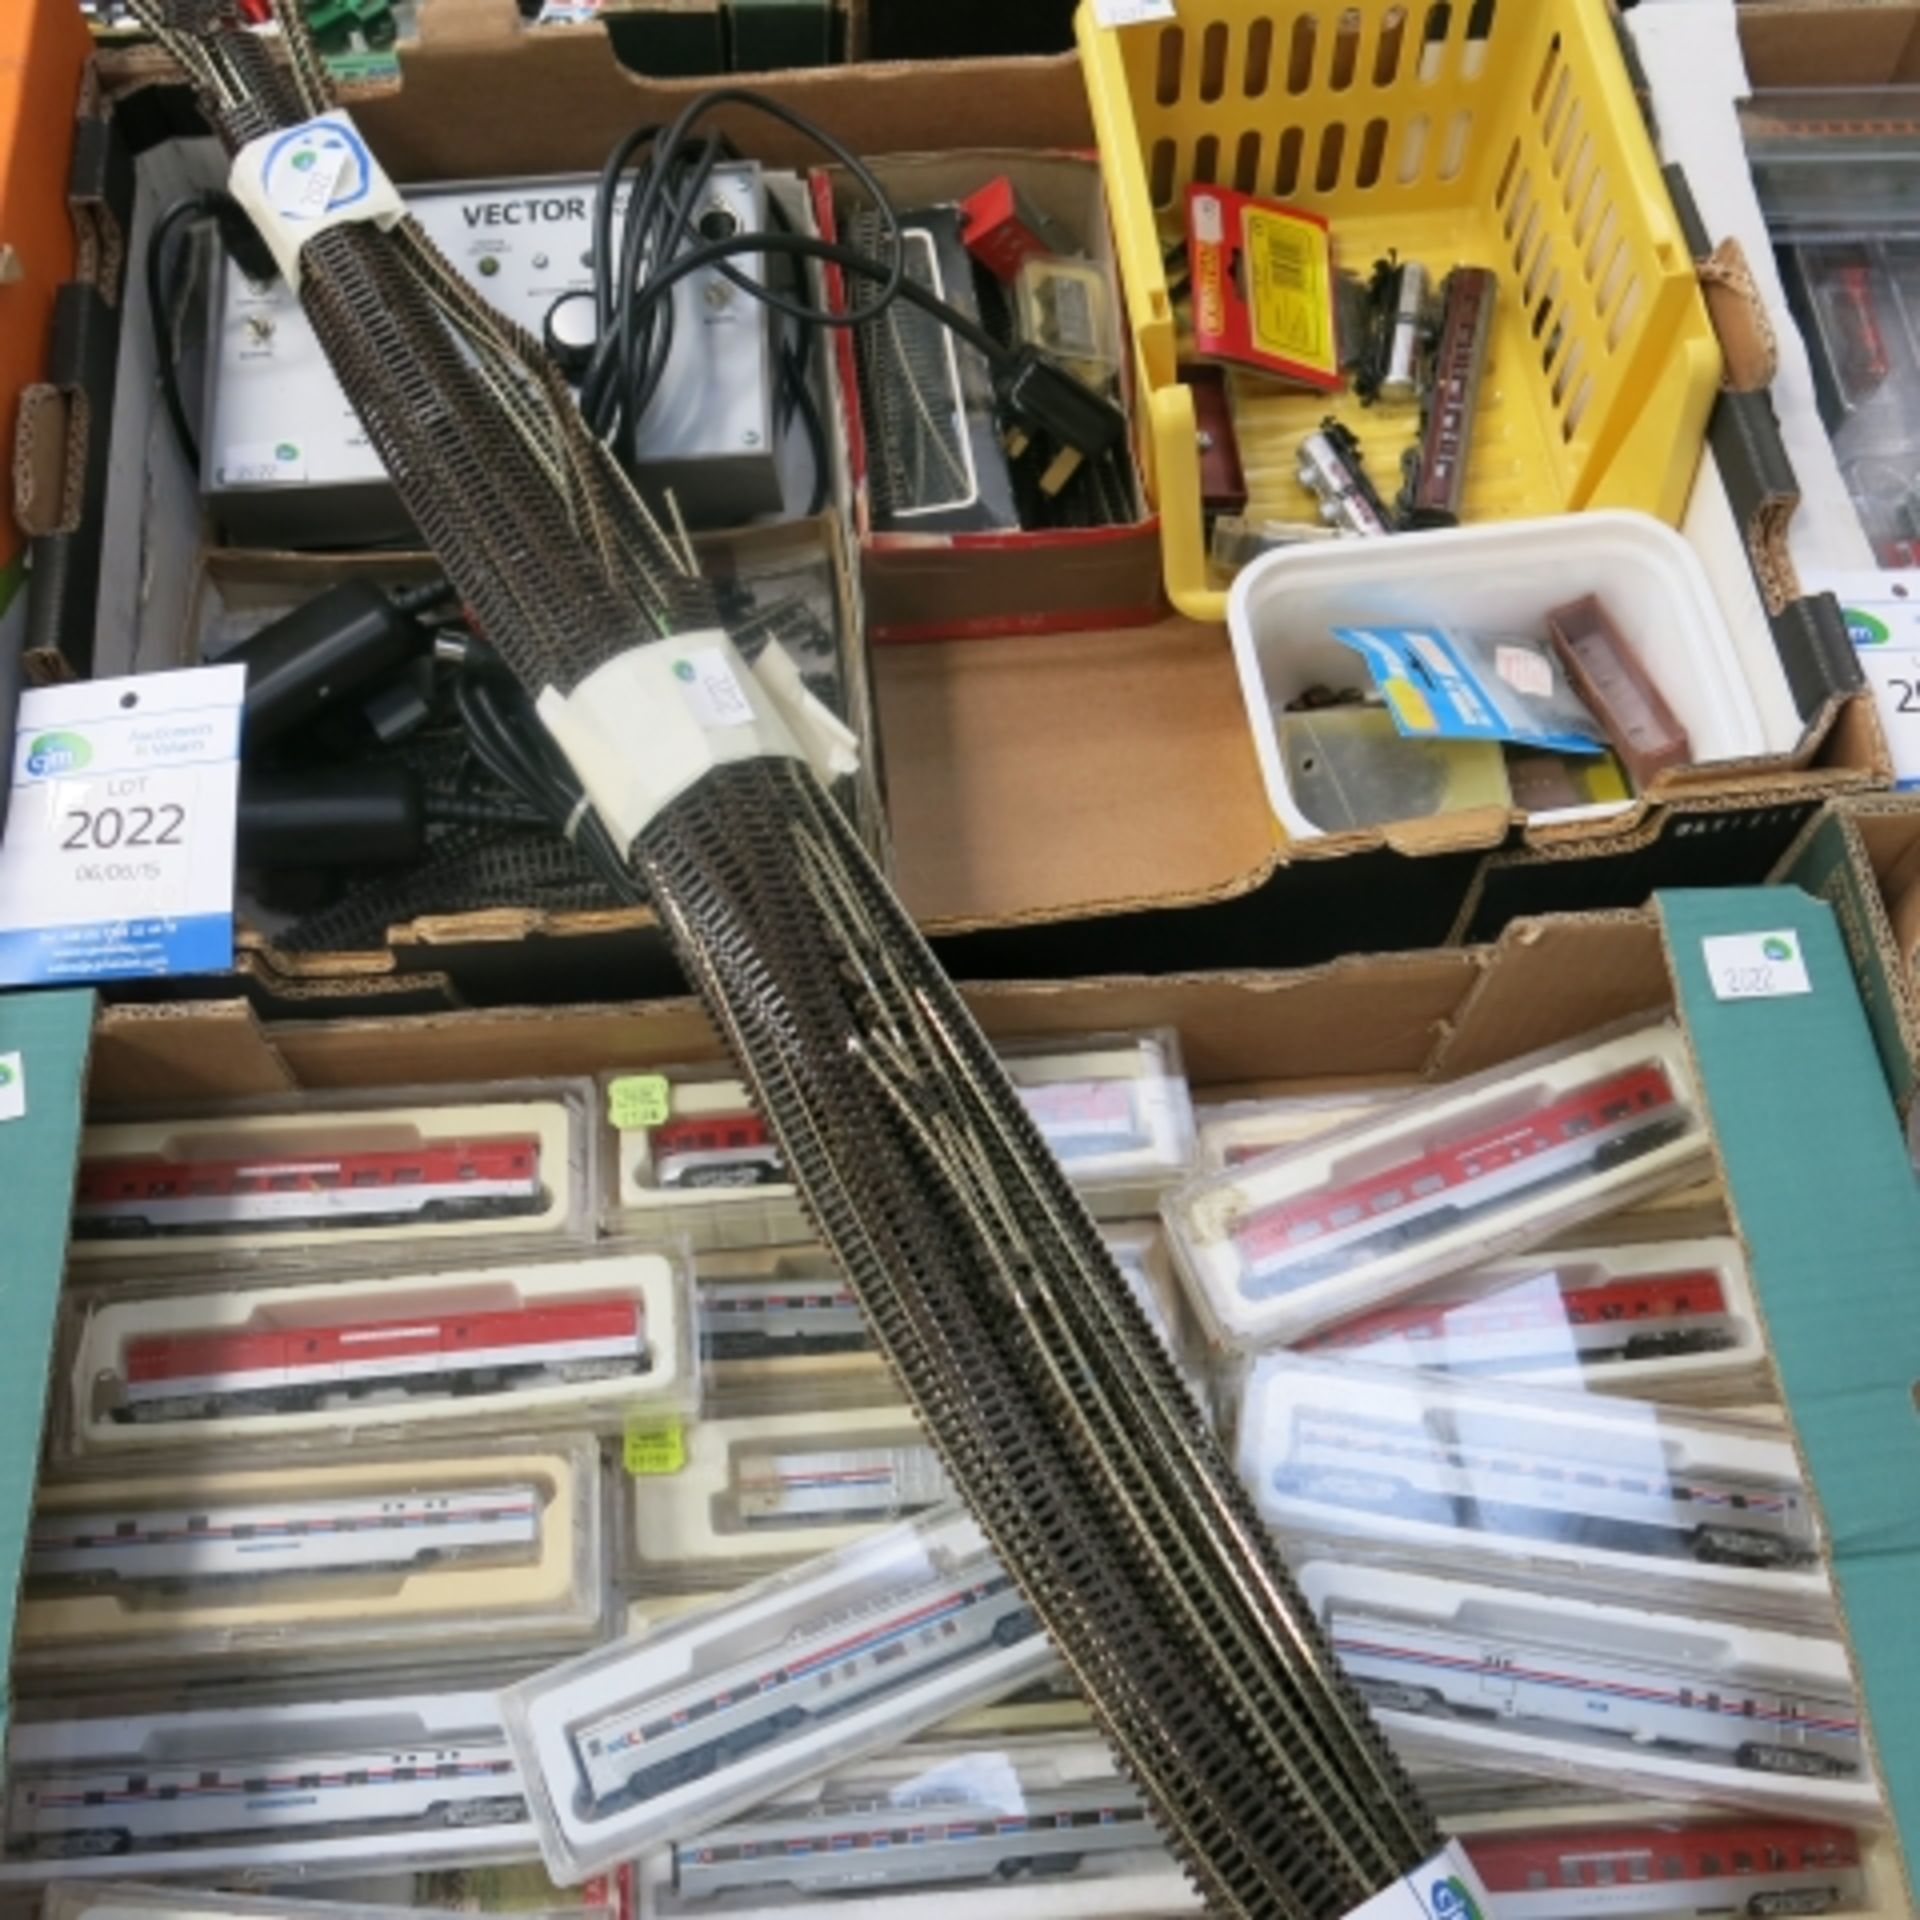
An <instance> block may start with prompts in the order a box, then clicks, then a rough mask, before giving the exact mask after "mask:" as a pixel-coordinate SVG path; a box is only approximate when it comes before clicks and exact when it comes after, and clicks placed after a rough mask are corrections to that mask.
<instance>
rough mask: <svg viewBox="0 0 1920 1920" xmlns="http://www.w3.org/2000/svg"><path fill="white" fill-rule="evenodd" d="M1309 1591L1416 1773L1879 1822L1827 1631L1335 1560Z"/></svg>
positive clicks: (1846, 1688)
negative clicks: (1521, 1778) (1500, 1776)
mask: <svg viewBox="0 0 1920 1920" xmlns="http://www.w3.org/2000/svg"><path fill="white" fill-rule="evenodd" d="M1300 1584H1301V1588H1302V1591H1303V1592H1304V1593H1305V1595H1306V1597H1307V1599H1308V1601H1309V1603H1310V1604H1311V1605H1312V1607H1313V1609H1314V1611H1315V1613H1316V1614H1317V1615H1318V1616H1319V1619H1320V1622H1321V1624H1322V1626H1323V1627H1325V1628H1326V1630H1327V1632H1328V1635H1329V1637H1330V1638H1331V1640H1332V1643H1333V1647H1334V1650H1335V1652H1336V1653H1337V1654H1338V1655H1339V1656H1340V1659H1341V1661H1342V1663H1343V1664H1344V1665H1345V1667H1346V1670H1347V1673H1348V1676H1349V1677H1350V1678H1351V1679H1352V1680H1353V1682H1354V1683H1355V1685H1356V1686H1358V1688H1359V1689H1360V1691H1361V1693H1362V1694H1363V1695H1365V1697H1366V1698H1367V1700H1368V1702H1369V1703H1370V1705H1371V1706H1372V1708H1373V1710H1374V1713H1375V1714H1376V1716H1377V1717H1378V1719H1379V1721H1380V1724H1381V1726H1382V1727H1383V1728H1384V1730H1385V1731H1386V1733H1387V1735H1388V1737H1389V1738H1390V1739H1391V1740H1392V1741H1393V1743H1394V1745H1395V1747H1396V1748H1397V1749H1398V1750H1399V1751H1400V1753H1401V1754H1402V1756H1403V1757H1404V1758H1406V1759H1407V1760H1408V1761H1409V1763H1410V1764H1412V1765H1413V1766H1414V1767H1415V1768H1416V1769H1418V1770H1424V1764H1442V1763H1445V1764H1452V1765H1457V1766H1461V1767H1471V1768H1491V1769H1494V1770H1497V1771H1500V1772H1515V1771H1518V1772H1523V1773H1527V1774H1531V1775H1535V1776H1538V1777H1542V1778H1545V1779H1549V1780H1556V1781H1560V1782H1563V1783H1569V1782H1586V1783H1589V1784H1591V1785H1594V1786H1597V1787H1599V1788H1601V1789H1602V1790H1603V1791H1604V1792H1607V1793H1619V1794H1628V1795H1634V1796H1638V1797H1641V1798H1648V1797H1657V1798H1662V1799H1670V1800H1688V1801H1691V1800H1709V1801H1715V1802H1719V1803H1723V1804H1725V1805H1728V1806H1751V1807H1754V1808H1756V1809H1757V1810H1759V1811H1760V1812H1762V1813H1767V1814H1782V1815H1785V1816H1787V1817H1789V1818H1792V1819H1799V1820H1817V1821H1822V1822H1824V1821H1830V1820H1831V1821H1837V1822H1841V1823H1846V1824H1854V1823H1859V1822H1862V1821H1866V1822H1873V1821H1878V1820H1879V1819H1881V1818H1882V1817H1883V1809H1882V1806H1881V1799H1880V1790H1879V1786H1878V1783H1877V1782H1876V1780H1875V1778H1874V1774H1873V1770H1872V1762H1871V1760H1870V1758H1869V1755H1868V1751H1867V1743H1866V1739H1865V1734H1864V1728H1863V1725H1862V1719H1861V1711H1860V1707H1859V1703H1858V1701H1857V1700H1856V1698H1855V1696H1854V1692H1853V1685H1852V1681H1851V1678H1850V1675H1849V1671H1848V1666H1847V1656H1846V1651H1845V1649H1844V1648H1843V1647H1842V1646H1841V1644H1840V1642H1839V1641H1838V1640H1837V1639H1833V1638H1831V1637H1829V1636H1827V1635H1824V1634H1815V1633H1806V1632H1792V1633H1790V1632H1785V1631H1782V1630H1780V1629H1777V1628H1767V1627H1753V1626H1744V1625H1736V1624H1735V1623H1733V1622H1731V1621H1724V1620H1713V1619H1706V1618H1702V1617H1700V1616H1699V1615H1696V1614H1689V1613H1676V1612H1661V1611H1655V1610H1652V1609H1648V1608H1643V1607H1639V1606H1636V1605H1633V1604H1630V1595H1629V1594H1628V1593H1626V1592H1625V1591H1624V1590H1623V1593H1622V1597H1621V1599H1620V1601H1619V1602H1617V1603H1615V1602H1601V1601H1597V1600H1576V1599H1572V1598H1569V1597H1565V1596H1560V1595H1548V1594H1539V1593H1530V1592H1526V1591H1524V1590H1522V1589H1520V1588H1518V1587H1501V1586H1493V1585H1490V1584H1483V1583H1480V1582H1475V1581H1465V1580H1450V1579H1443V1578H1439V1577H1437V1576H1433V1575H1425V1574H1412V1573H1400V1572H1390V1571H1387V1570H1385V1569H1382V1568H1379V1567H1373V1566H1363V1565H1359V1564H1355V1563H1351V1562H1345V1561H1338V1560H1332V1559H1324V1560H1316V1561H1313V1562H1311V1563H1310V1564H1308V1565H1307V1566H1305V1567H1304V1568H1302V1569H1301V1571H1300Z"/></svg>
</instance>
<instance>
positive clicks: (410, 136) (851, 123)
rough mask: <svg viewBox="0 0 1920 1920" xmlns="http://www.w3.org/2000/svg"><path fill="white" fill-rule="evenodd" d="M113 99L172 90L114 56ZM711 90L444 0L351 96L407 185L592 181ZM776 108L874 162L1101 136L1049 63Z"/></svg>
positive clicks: (786, 137) (779, 156)
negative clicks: (574, 177)
mask: <svg viewBox="0 0 1920 1920" xmlns="http://www.w3.org/2000/svg"><path fill="white" fill-rule="evenodd" d="M103 66H104V70H105V78H106V82H107V85H108V87H109V89H110V90H112V91H114V92H120V93H124V92H126V91H129V90H130V89H132V88H134V87H137V86H141V85H145V84H149V83H152V82H154V81H160V80H167V79H171V78H173V77H174V73H175V70H174V68H173V66H172V63H171V62H170V61H168V60H167V59H166V58H165V56H164V55H161V54H159V53H158V52H157V51H156V50H154V49H152V48H144V47H143V48H136V49H133V50H131V51H128V52H125V53H117V54H113V55H109V56H107V57H106V59H105V61H104V62H103ZM709 84H710V83H709V82H706V81H702V80H650V79H643V78H642V77H641V76H640V75H638V74H635V73H632V72H630V71H628V70H627V69H626V68H625V67H622V66H621V65H620V64H619V62H618V60H616V59H615V57H614V54H613V50H612V49H611V47H609V46H608V44H607V37H606V34H605V32H604V30H603V29H601V28H600V27H598V26H588V27H547V28H542V29H540V30H539V31H537V32H535V31H529V30H524V29H522V28H521V27H520V24H519V19H518V14H517V11H516V9H515V7H514V5H513V3H512V0H441V4H436V5H434V6H432V7H429V8H428V9H427V12H426V15H425V18H424V19H423V21H422V32H421V37H420V38H419V40H418V41H417V42H412V43H407V44H403V46H402V47H401V50H400V82H399V85H398V88H397V89H395V88H392V87H388V88H383V89H378V90H370V91H367V92H364V93H363V92H358V91H356V93H355V94H354V97H353V99H352V102H351V105H352V109H353V114H354V118H355V120H356V122H357V123H358V125H359V127H360V129H361V131H362V132H363V133H365V135H366V136H367V138H368V140H369V141H370V142H371V144H372V146H373V148H374V150H375V151H376V152H377V153H378V154H379V156H380V158H381V161H382V163H383V164H384V165H385V166H386V168H387V170H388V172H389V173H391V174H392V175H393V176H394V177H395V178H396V179H398V180H402V181H414V180H471V179H485V178H491V177H496V176H500V175H511V174H541V173H566V172H580V171H593V172H597V171H598V170H599V168H600V167H601V166H602V164H603V163H604V162H605V160H606V157H607V155H608V153H609V152H610V151H611V150H612V148H613V146H614V144H615V142H616V141H618V140H620V139H622V138H623V137H624V136H625V135H626V134H628V133H631V132H632V131H633V129H634V128H635V127H638V126H646V125H660V124H664V123H666V122H668V121H671V120H673V119H674V118H675V117H676V116H677V115H678V113H679V112H680V110H681V109H682V108H683V107H684V106H685V105H686V104H687V102H688V101H689V100H691V99H692V98H693V97H694V96H695V95H696V94H698V93H700V92H702V91H703V90H704V89H705V88H706V87H707V86H708V85H709ZM754 84H755V86H756V88H757V89H758V90H760V91H762V92H765V93H769V94H771V95H773V96H774V97H775V98H776V99H778V100H780V101H782V102H783V103H784V104H786V105H787V106H790V107H794V108H797V109H798V110H799V111H800V112H801V113H804V114H805V115H806V116H807V117H808V118H809V119H812V120H815V121H817V122H819V123H820V124H821V125H823V126H824V127H826V128H827V129H828V131H829V132H831V133H833V134H835V135H837V136H838V137H839V138H840V139H841V140H843V141H845V142H846V143H847V144H849V145H850V146H852V147H853V148H854V150H855V151H856V152H859V153H863V154H877V153H908V152H914V151H917V150H921V149H924V148H925V146H926V144H927V138H928V134H929V131H930V130H931V129H935V128H941V127H956V129H957V127H958V125H959V124H960V119H961V116H964V126H965V139H966V143H967V144H968V145H969V146H1009V147H1037V146H1051V147H1086V146H1090V145H1091V144H1092V141H1093V124H1092V120H1091V117H1090V116H1089V113H1088V110H1087V103H1086V90H1085V88H1084V87H1083V86H1082V85H1081V81H1080V66H1079V62H1078V60H1077V59H1076V58H1075V57H1074V56H1073V55H1072V54H1060V55H1057V56H1053V57H1050V58H1041V59H1005V60H975V61H957V62H948V61H917V62H900V63H897V64H878V63H876V64H872V65H865V66H846V67H819V68H812V69H807V70H804V71H795V72H790V73H781V74H772V75H762V76H759V77H757V78H756V80H755V82H754ZM703 124H706V125H710V126H711V127H712V128H714V129H715V130H718V131H722V132H725V133H728V134H730V135H731V136H732V137H733V138H734V139H735V140H736V141H737V142H738V143H739V145H740V147H741V149H742V151H743V152H745V153H747V154H749V155H751V156H752V157H754V158H756V159H760V160H765V161H768V162H770V163H773V164H776V165H780V166H806V165H811V164H813V163H815V162H817V161H818V160H819V158H820V154H819V151H818V149H816V148H813V147H811V146H809V145H808V144H807V143H806V142H805V141H803V140H801V139H800V138H799V137H798V136H797V135H795V134H793V133H792V132H790V131H789V130H788V129H787V128H785V127H783V126H781V125H780V124H779V123H778V122H776V121H773V120H770V119H769V118H767V117H766V116H765V115H764V114H752V113H747V112H743V111H742V110H740V109H738V108H731V109H727V110H723V111H721V112H719V113H717V114H715V115H714V116H713V118H712V120H711V122H708V123H703Z"/></svg>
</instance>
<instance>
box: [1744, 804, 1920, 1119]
mask: <svg viewBox="0 0 1920 1920" xmlns="http://www.w3.org/2000/svg"><path fill="white" fill-rule="evenodd" d="M1775 877H1776V879H1778V880H1780V881H1782V882H1784V883H1786V884H1788V885H1790V886H1796V887H1799V888H1801V889H1802V890H1803V891H1805V892H1807V893H1811V894H1813V895H1814V896H1815V897H1816V898H1818V899H1821V900H1824V901H1825V902H1826V903H1827V905H1828V906H1829V907H1831V908H1832V909H1833V915H1834V919H1835V920H1836V921H1837V922H1838V924H1839V927H1840V933H1841V937H1842V938H1843V939H1844V940H1845V942H1846V946H1847V953H1848V956H1849V957H1850V958H1851V960H1852V961H1853V970H1854V977H1855V982H1856V984H1857V985H1858V987H1859V990H1860V999H1861V1003H1862V1005H1864V1006H1865V1008H1866V1010H1867V1020H1868V1023H1869V1025H1870V1026H1871V1027H1872V1029H1873V1037H1874V1044H1875V1045H1876V1046H1877V1047H1878V1048H1879V1051H1880V1062H1881V1065H1882V1067H1883V1068H1884V1069H1885V1071H1886V1076H1887V1084H1888V1085H1889V1086H1890V1087H1891V1088H1892V1090H1893V1095H1894V1098H1895V1100H1896V1101H1897V1102H1898V1103H1899V1106H1900V1109H1901V1111H1902V1112H1903V1113H1910V1112H1911V1111H1912V1110H1913V1108H1914V1104H1915V1095H1916V1094H1917V1093H1920V806H1916V805H1915V804H1914V803H1913V801H1912V800H1911V799H1904V800H1896V799H1891V798H1884V799H1883V798H1877V797H1870V798H1862V799H1856V800H1845V801H1836V802H1834V804H1833V805H1832V806H1830V807H1827V808H1825V809H1824V810H1823V811H1822V812H1821V813H1820V814H1819V815H1818V816H1817V817H1816V818H1814V819H1813V820H1811V821H1809V822H1808V824H1807V826H1806V828H1805V830H1804V831H1803V832H1802V833H1801V835H1800V836H1799V838H1798V839H1797V840H1796V841H1795V842H1794V844H1793V846H1792V847H1791V848H1789V849H1788V851H1787V853H1786V855H1785V857H1784V858H1783V859H1782V860H1781V862H1780V865H1779V867H1778V869H1777V871H1776V874H1775Z"/></svg>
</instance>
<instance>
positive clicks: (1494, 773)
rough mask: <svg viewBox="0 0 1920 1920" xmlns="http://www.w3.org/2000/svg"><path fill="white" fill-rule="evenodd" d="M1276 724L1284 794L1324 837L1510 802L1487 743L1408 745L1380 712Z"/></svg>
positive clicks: (1324, 711) (1363, 710)
mask: <svg viewBox="0 0 1920 1920" xmlns="http://www.w3.org/2000/svg"><path fill="white" fill-rule="evenodd" d="M1278 722H1279V725H1278V732H1279V738H1280V758H1281V761H1282V764H1283V765H1284V766H1285V768H1286V773H1287V786H1288V789H1289V791H1290V792H1291V793H1292V795H1293V798H1294V801H1295V804H1296V805H1298V807H1299V809H1300V811H1301V812H1302V813H1303V814H1305V815H1306V817H1307V818H1308V819H1309V820H1311V821H1312V822H1313V824H1314V825H1315V826H1316V827H1319V828H1321V829H1322V830H1323V831H1324V832H1327V833H1340V832H1344V831H1347V830H1350V829H1354V828H1360V827H1378V826H1390V825H1392V824H1394V823H1395V822H1397V821H1402V820H1425V819H1431V818H1433V817H1434V816H1436V815H1439V814H1443V813H1465V812H1472V811H1474V810H1475V809H1477V808H1482V807H1493V808H1498V809H1499V810H1500V811H1502V812H1505V811H1506V810H1507V809H1509V808H1510V807H1511V806H1512V804H1513V793H1512V789H1511V787H1510V786H1509V785H1508V781H1507V770H1506V764H1505V762H1504V761H1503V760H1502V758H1501V754H1500V749H1499V747H1497V746H1495V745H1493V744H1492V743H1491V742H1488V741H1481V740H1409V739H1408V738H1407V737H1406V736H1405V735H1404V734H1403V733H1402V732H1401V731H1400V729H1399V728H1398V727H1397V726H1396V725H1395V724H1394V719H1393V716H1392V715H1391V714H1389V713H1388V712H1387V711H1386V709H1385V708H1383V707H1367V706H1356V707H1323V708H1320V709H1318V710H1317V711H1313V712H1308V713H1285V714H1281V715H1279V716H1278Z"/></svg>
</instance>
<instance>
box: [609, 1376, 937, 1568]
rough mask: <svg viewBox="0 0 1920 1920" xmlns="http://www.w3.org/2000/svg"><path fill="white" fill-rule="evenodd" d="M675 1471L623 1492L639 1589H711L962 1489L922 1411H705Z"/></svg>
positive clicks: (867, 1531) (628, 1549) (829, 1547)
mask: <svg viewBox="0 0 1920 1920" xmlns="http://www.w3.org/2000/svg"><path fill="white" fill-rule="evenodd" d="M684 1449H685V1455H684V1458H683V1459H682V1460H681V1462H680V1463H679V1465H678V1467H677V1468H676V1469H675V1470H674V1471H673V1472H670V1473H644V1474H642V1473H635V1474H633V1475H632V1476H631V1485H630V1487H629V1488H628V1489H627V1490H626V1495H625V1500H624V1504H625V1507H626V1510H627V1523H628V1532H627V1540H626V1544H625V1552H624V1554H623V1560H624V1563H625V1564H624V1578H625V1580H626V1583H627V1584H628V1585H629V1586H630V1587H631V1588H632V1589H633V1590H634V1591H636V1592H652V1591H655V1590H663V1591H668V1592H680V1591H687V1590H692V1591H699V1592H707V1593H711V1592H714V1591H716V1590H718V1589H721V1588H733V1587H738V1586H740V1585H742V1584H744V1583H745V1582H746V1581H748V1580H758V1579H764V1578H765V1577H766V1576H767V1575H769V1574H772V1573H778V1572H780V1571H781V1570H782V1569H783V1568H787V1567H792V1566H796V1565H798V1564H799V1563H800V1562H801V1561H803V1560H811V1559H813V1558H815V1557H816V1556H817V1555H819V1554H823V1553H830V1552H832V1551H833V1550H834V1549H835V1548H838V1547H843V1546H851V1545H852V1544H854V1543H855V1542H856V1541H860V1540H864V1539H866V1538H867V1537H868V1536H869V1535H871V1534H874V1533H877V1532H878V1531H879V1530H880V1529H881V1528H882V1527H887V1526H894V1525H897V1524H898V1523H899V1522H900V1521H902V1520H909V1519H912V1518H913V1517H914V1516H915V1515H916V1514H920V1513H924V1512H926V1511H927V1510H928V1509H929V1508H932V1507H937V1506H939V1505H941V1504H942V1502H944V1501H948V1500H951V1499H952V1498H953V1497H954V1493H953V1488H952V1487H951V1486H950V1485H949V1484H948V1481H947V1476H946V1473H945V1471H944V1469H943V1468H942V1467H941V1465H940V1461H939V1457H938V1455H936V1454H935V1452H934V1450H933V1447H932V1445H931V1444H930V1443H929V1441H928V1439H927V1436H926V1434H925V1433H924V1432H923V1431H922V1429H921V1426H920V1423H919V1421H918V1420H916V1419H915V1417H914V1414H913V1410H912V1409H911V1408H910V1407H908V1406H907V1405H906V1403H905V1402H904V1401H902V1400H899V1399H895V1400H893V1401H891V1402H886V1403H882V1404H881V1405H879V1406H873V1407H848V1408H842V1409H837V1410H819V1411H810V1412H804V1413H752V1414H744V1415H735V1416H732V1417H730V1418H726V1419H701V1420H697V1421H695V1422H694V1423H693V1424H692V1425H690V1426H689V1427H688V1428H687V1429H686V1433H685V1437H684Z"/></svg>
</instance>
